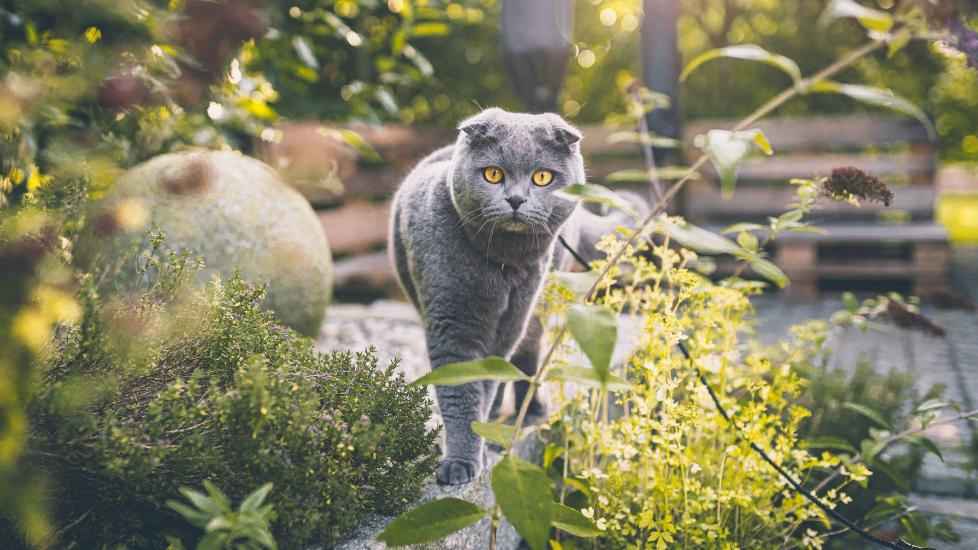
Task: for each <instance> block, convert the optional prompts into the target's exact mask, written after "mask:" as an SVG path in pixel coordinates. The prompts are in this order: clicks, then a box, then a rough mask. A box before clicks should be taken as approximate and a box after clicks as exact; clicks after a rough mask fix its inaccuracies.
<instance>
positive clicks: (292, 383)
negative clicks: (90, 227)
mask: <svg viewBox="0 0 978 550" xmlns="http://www.w3.org/2000/svg"><path fill="white" fill-rule="evenodd" d="M161 241H162V239H161V238H159V237H158V238H157V239H155V246H154V247H153V248H151V249H150V250H149V251H148V252H147V253H146V255H145V257H147V258H149V260H147V261H145V262H143V263H142V264H141V266H142V267H141V268H140V269H142V270H143V271H144V272H145V273H147V276H148V277H149V276H150V275H151V274H152V277H153V278H154V279H155V280H156V283H154V284H150V285H147V286H146V288H147V289H148V290H145V291H138V293H136V294H130V295H129V296H127V297H123V298H121V299H120V300H119V301H117V302H114V303H102V301H101V300H100V299H99V294H100V292H99V290H100V287H99V286H98V284H97V281H99V280H100V279H101V276H100V274H93V275H90V276H87V277H85V278H84V279H83V281H82V293H81V294H82V297H81V301H82V303H83V304H84V309H85V313H84V314H83V316H82V319H81V321H80V323H79V324H78V325H77V326H74V327H72V328H70V329H68V330H66V331H65V333H64V334H63V335H62V337H61V339H60V340H61V341H60V344H59V346H58V351H57V352H56V353H54V354H53V356H52V357H51V360H50V361H49V364H48V366H47V367H46V368H45V369H44V370H43V372H42V377H43V381H42V383H41V384H40V390H39V392H38V396H37V397H36V399H35V402H34V403H33V409H34V417H35V418H36V422H35V426H34V429H35V437H34V439H33V443H32V448H31V451H30V452H32V453H34V455H35V459H36V462H37V463H39V464H41V465H42V466H43V468H44V470H46V471H47V472H48V473H49V474H50V476H51V479H52V486H53V487H52V489H53V490H52V495H51V497H52V504H53V505H52V508H53V510H54V514H55V516H56V521H57V523H58V524H60V525H62V526H63V528H64V529H65V530H64V533H63V535H62V538H63V539H64V540H63V541H64V542H71V543H75V544H78V545H80V546H81V547H85V548H88V547H98V546H100V545H114V544H126V545H130V546H136V547H143V546H156V545H158V544H159V543H160V541H161V540H162V536H163V535H164V534H171V535H172V534H175V535H177V536H181V533H180V532H179V530H176V532H175V528H174V527H173V526H174V525H183V522H182V521H180V520H179V519H178V517H177V516H176V515H175V514H174V513H173V512H172V511H171V510H170V509H168V508H167V507H165V506H164V503H165V502H166V500H167V499H168V498H172V497H175V496H176V495H177V494H178V493H177V491H178V489H179V488H180V487H184V486H199V485H200V483H201V482H202V481H204V480H214V481H216V482H217V483H218V484H219V485H220V486H221V487H222V488H223V489H224V490H225V491H227V493H228V496H229V497H230V498H232V499H235V500H237V499H241V498H243V497H244V496H245V495H246V494H247V493H248V492H249V491H251V490H252V489H254V488H255V487H257V486H259V485H262V484H263V483H265V482H272V483H274V485H275V491H274V492H273V493H272V494H271V495H270V497H269V503H270V504H271V505H273V506H274V508H275V510H276V512H277V519H276V520H275V521H274V523H273V527H272V530H273V533H274V535H275V537H276V539H277V540H278V541H279V543H280V544H281V545H282V546H283V547H297V546H299V545H300V544H302V543H305V542H317V543H329V542H332V541H336V540H337V539H338V538H340V537H341V536H342V535H343V534H344V533H345V532H347V530H348V529H349V528H350V527H351V526H352V525H353V524H354V523H355V522H356V521H357V520H358V518H360V517H362V516H363V515H364V514H368V513H370V512H373V511H382V512H391V511H393V510H394V509H396V508H397V507H399V506H401V505H403V504H405V503H407V502H409V501H411V500H413V499H415V498H417V496H418V495H419V491H420V487H421V484H422V481H423V479H424V478H425V477H426V476H428V475H429V474H430V473H431V472H432V470H433V468H434V465H435V463H436V462H435V460H436V458H435V457H434V456H433V455H432V453H431V448H432V445H433V443H434V439H435V436H436V433H435V432H434V431H430V430H428V429H427V428H426V427H425V422H426V421H427V420H428V419H429V417H430V409H429V405H430V403H429V402H428V399H427V397H426V394H425V391H424V389H423V388H408V387H407V386H406V384H405V381H404V380H403V377H402V376H400V375H395V373H394V367H395V364H394V363H392V364H391V365H389V366H388V367H387V368H386V369H378V368H377V359H376V357H375V355H374V351H373V350H372V349H371V350H367V351H365V352H363V353H357V354H352V353H348V352H347V353H331V354H320V353H317V352H316V351H315V350H314V348H313V344H312V342H311V341H310V340H309V339H306V338H303V337H301V336H299V335H298V334H296V333H295V332H293V331H292V330H290V329H287V328H285V327H282V326H280V325H277V324H276V323H275V322H274V321H273V318H272V317H270V316H269V315H268V314H267V313H265V312H262V311H261V310H260V309H259V308H258V304H259V303H260V302H261V301H262V299H263V298H264V289H263V288H261V287H256V286H252V285H250V284H248V283H246V282H244V281H242V280H240V279H238V278H236V277H235V278H233V279H231V280H230V281H228V282H227V283H226V284H223V285H222V284H220V283H219V282H216V281H215V282H213V283H212V284H211V285H209V286H208V287H207V289H206V290H205V291H199V290H192V288H191V287H190V286H189V285H184V284H182V283H181V282H180V281H183V280H186V279H188V274H189V273H190V272H191V271H192V269H193V267H194V266H193V263H192V261H190V260H189V257H188V255H187V254H181V255H177V254H174V253H172V252H168V253H162V252H160V250H161V249H160V246H161V245H162V243H161ZM107 269H112V268H111V267H109V268H107ZM79 405H80V406H79Z"/></svg>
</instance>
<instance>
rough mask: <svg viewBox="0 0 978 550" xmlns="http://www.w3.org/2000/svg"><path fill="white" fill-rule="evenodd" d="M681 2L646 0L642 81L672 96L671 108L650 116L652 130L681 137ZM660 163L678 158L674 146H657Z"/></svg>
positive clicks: (649, 86)
mask: <svg viewBox="0 0 978 550" xmlns="http://www.w3.org/2000/svg"><path fill="white" fill-rule="evenodd" d="M679 3H680V0H643V3H642V4H643V8H644V11H645V17H643V19H642V52H641V58H642V83H643V84H644V85H645V87H646V88H649V89H650V90H653V91H656V92H659V93H662V94H665V95H666V96H668V97H669V102H670V106H669V108H668V109H656V110H655V111H652V112H651V113H649V114H648V115H647V116H646V121H647V123H648V127H649V130H650V131H652V132H654V133H656V134H658V135H661V136H665V137H670V138H675V139H681V135H680V127H679V70H680V59H679V44H678V39H679V36H678V34H679V31H678V24H679ZM655 157H656V159H657V160H658V161H659V163H660V164H671V163H673V162H675V161H676V160H678V159H677V158H676V151H675V150H673V149H656V150H655Z"/></svg>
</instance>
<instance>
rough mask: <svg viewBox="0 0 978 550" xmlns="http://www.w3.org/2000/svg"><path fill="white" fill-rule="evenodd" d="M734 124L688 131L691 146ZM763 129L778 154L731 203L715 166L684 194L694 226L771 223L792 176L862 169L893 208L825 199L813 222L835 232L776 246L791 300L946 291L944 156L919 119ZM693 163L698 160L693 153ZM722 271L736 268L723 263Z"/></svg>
mask: <svg viewBox="0 0 978 550" xmlns="http://www.w3.org/2000/svg"><path fill="white" fill-rule="evenodd" d="M729 126H730V123H729V122H726V123H725V122H716V121H701V122H696V123H692V124H689V125H688V126H687V128H686V131H685V133H684V140H685V141H686V142H687V143H688V144H690V145H691V144H692V142H693V140H694V139H695V136H697V135H699V134H703V133H705V132H706V131H707V130H709V129H711V128H727V127H729ZM755 127H757V128H760V129H761V130H763V131H764V133H765V134H766V135H767V137H768V139H769V141H770V142H771V145H772V147H773V148H774V151H775V155H774V156H773V157H762V156H756V157H753V158H751V159H749V160H748V161H747V162H745V163H744V165H743V166H742V167H741V170H740V176H739V178H738V183H737V188H736V191H735V192H734V195H733V196H732V197H731V198H729V199H727V198H724V197H723V196H722V195H721V193H720V189H719V185H718V183H717V181H716V180H717V176H716V173H715V171H714V170H713V168H712V166H709V167H708V168H706V169H704V170H703V174H704V176H705V177H704V178H702V179H700V180H698V181H694V182H690V184H689V185H688V187H687V188H686V189H685V191H684V193H683V194H682V200H681V213H682V214H683V215H684V216H685V217H686V218H687V219H689V220H690V221H691V222H693V223H697V224H702V225H706V226H710V227H711V228H715V229H719V228H722V227H724V226H725V225H727V224H729V223H734V222H743V221H755V222H759V223H763V222H764V221H765V220H766V219H767V217H768V216H777V215H778V214H780V213H781V212H783V211H784V209H785V206H786V205H787V204H789V203H791V202H793V200H794V191H795V189H794V186H792V185H789V183H788V182H789V180H790V179H792V178H806V179H811V178H815V177H817V176H828V175H829V174H831V172H832V169H833V168H839V167H845V166H855V167H857V168H860V169H862V170H865V171H867V172H871V173H874V174H877V175H878V176H880V177H881V178H882V179H883V180H884V181H886V182H887V183H888V184H889V185H890V187H891V189H892V190H893V192H894V202H893V204H892V205H891V206H890V207H888V208H885V207H884V206H883V205H880V204H875V203H864V204H862V205H861V206H860V207H856V206H854V205H851V204H848V203H845V202H839V201H833V200H830V199H827V198H825V199H821V200H820V201H819V204H818V208H817V209H816V210H815V211H813V212H812V213H811V215H810V218H811V219H812V220H813V221H814V222H815V224H816V225H819V226H820V227H823V228H824V229H826V230H827V231H828V234H827V235H818V234H814V233H788V234H784V235H783V236H781V237H780V238H779V239H778V241H777V242H776V243H774V244H773V245H772V246H770V247H769V248H770V252H771V254H772V256H773V258H774V260H775V262H776V263H777V264H778V265H779V266H780V267H781V268H782V269H783V270H784V271H785V272H786V273H787V274H788V276H789V278H791V279H792V284H791V286H790V287H789V289H788V293H789V294H790V295H792V296H795V297H802V298H810V297H812V296H814V295H815V294H816V293H818V292H819V291H838V290H842V289H854V290H863V291H867V292H878V291H885V290H897V291H901V292H906V293H910V292H912V293H919V292H923V291H926V290H930V289H932V288H934V287H938V286H941V285H943V284H944V282H945V277H946V272H947V261H948V257H949V248H948V238H947V233H946V231H945V230H944V229H943V228H942V227H941V226H939V225H937V224H936V223H935V222H934V202H935V199H936V196H937V189H936V186H935V185H934V180H935V173H936V169H937V154H936V151H935V148H934V144H933V142H932V141H931V139H930V137H929V136H928V134H927V131H926V130H925V129H924V127H923V126H921V125H920V124H919V123H918V122H916V121H912V120H902V119H894V118H886V117H879V116H869V115H858V116H844V117H820V118H798V119H780V120H778V119H775V120H771V121H765V122H760V123H758V124H757V125H755ZM687 151H688V157H687V158H688V161H689V162H693V161H695V160H696V158H697V157H698V155H699V151H698V150H696V149H695V148H694V147H691V146H690V147H688V148H687ZM719 265H720V266H721V267H723V266H725V265H726V266H729V265H730V263H729V262H727V263H725V264H724V263H720V264H719Z"/></svg>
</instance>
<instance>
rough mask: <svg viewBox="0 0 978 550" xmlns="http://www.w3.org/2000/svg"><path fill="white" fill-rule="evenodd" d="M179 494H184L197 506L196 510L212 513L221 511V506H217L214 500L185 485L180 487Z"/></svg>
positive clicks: (215, 513)
mask: <svg viewBox="0 0 978 550" xmlns="http://www.w3.org/2000/svg"><path fill="white" fill-rule="evenodd" d="M180 494H181V495H183V496H185V497H186V498H187V500H189V501H190V502H191V503H192V504H193V505H194V506H196V507H197V509H198V510H201V511H204V512H208V513H210V514H214V515H217V514H220V513H221V507H220V506H218V505H217V503H216V502H214V501H213V500H211V499H210V498H208V497H207V495H205V494H204V493H200V492H197V491H194V490H193V489H188V488H186V487H181V488H180Z"/></svg>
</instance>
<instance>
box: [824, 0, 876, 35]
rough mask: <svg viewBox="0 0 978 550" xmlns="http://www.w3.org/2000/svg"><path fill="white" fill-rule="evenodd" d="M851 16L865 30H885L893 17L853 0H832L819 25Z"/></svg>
mask: <svg viewBox="0 0 978 550" xmlns="http://www.w3.org/2000/svg"><path fill="white" fill-rule="evenodd" d="M843 17H851V18H853V19H855V20H856V21H859V24H860V25H862V26H863V28H865V29H866V30H870V31H877V32H886V31H888V30H890V29H891V28H892V27H893V17H892V16H891V15H890V14H888V13H886V12H885V11H880V10H874V9H872V8H867V7H866V6H863V5H862V4H859V3H857V2H855V1H854V0H832V3H831V4H829V6H828V7H827V8H825V11H824V12H823V13H822V16H821V18H820V20H819V23H820V24H821V25H827V24H829V23H831V22H833V21H835V20H836V19H841V18H843Z"/></svg>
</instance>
